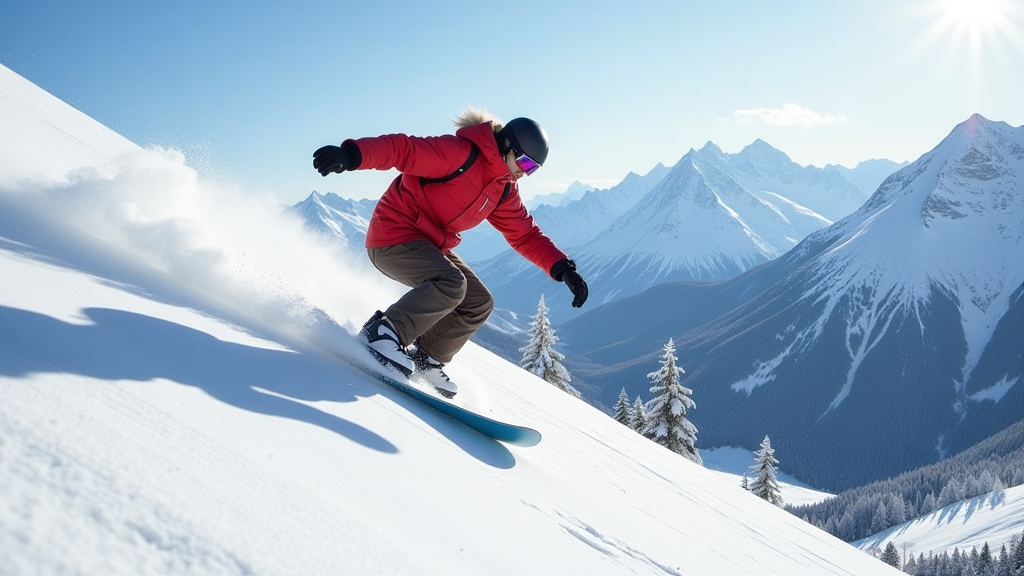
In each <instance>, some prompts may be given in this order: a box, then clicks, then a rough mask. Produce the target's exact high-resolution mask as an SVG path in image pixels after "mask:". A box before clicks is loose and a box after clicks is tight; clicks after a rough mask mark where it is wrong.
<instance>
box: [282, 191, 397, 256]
mask: <svg viewBox="0 0 1024 576" xmlns="http://www.w3.org/2000/svg"><path fill="white" fill-rule="evenodd" d="M376 205H377V201H376V200H369V199H364V200H348V199H345V198H342V197H341V196H338V195H337V194H335V193H334V192H328V193H327V194H326V195H323V194H320V193H319V192H313V193H312V194H310V195H309V197H308V198H306V199H305V200H303V201H302V202H299V203H297V204H295V205H294V206H290V207H289V208H288V210H287V211H288V212H290V213H292V214H295V215H296V216H298V217H299V218H300V219H301V220H302V221H303V222H305V224H306V226H308V227H309V228H310V229H311V230H314V231H316V232H320V233H322V234H326V235H328V236H330V237H332V238H335V239H337V240H338V241H339V242H340V243H342V244H344V245H345V246H348V247H352V248H362V247H363V243H364V242H365V241H366V229H367V227H368V226H369V225H370V216H372V215H373V208H374V206H376Z"/></svg>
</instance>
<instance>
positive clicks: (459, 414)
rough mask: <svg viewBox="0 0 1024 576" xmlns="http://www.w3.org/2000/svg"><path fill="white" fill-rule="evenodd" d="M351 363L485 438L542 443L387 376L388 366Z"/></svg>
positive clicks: (531, 433)
mask: <svg viewBox="0 0 1024 576" xmlns="http://www.w3.org/2000/svg"><path fill="white" fill-rule="evenodd" d="M349 364H351V365H352V366H353V367H355V368H358V369H359V370H360V371H362V372H363V373H365V374H366V375H367V376H371V377H373V378H374V379H376V380H378V381H379V382H383V383H384V384H387V385H388V386H391V387H392V388H394V389H396V390H399V391H400V392H403V393H405V394H406V395H408V396H411V397H413V398H415V399H416V400H419V401H420V402H422V403H423V404H426V405H427V406H430V407H431V408H433V409H434V410H437V411H438V412H440V413H442V414H444V415H445V416H448V417H450V418H452V419H454V420H457V421H459V422H461V423H463V424H465V425H466V426H469V427H470V428H472V429H473V430H476V431H477V432H479V433H481V434H483V435H484V436H488V437H490V438H493V439H495V440H498V441H500V442H504V443H506V444H512V445H515V446H527V447H528V446H536V445H537V444H539V443H540V432H538V431H536V430H534V429H533V428H527V427H525V426H517V425H515V424H508V423H506V422H500V421H498V420H494V419H492V418H488V417H487V416H483V415H481V414H477V413H476V412H473V411H472V410H467V409H465V408H463V407H461V406H457V405H455V404H452V403H451V402H448V401H446V400H442V399H441V398H440V397H439V396H435V395H433V394H431V393H430V392H424V391H423V390H420V389H419V388H417V387H416V386H414V385H413V384H411V383H409V382H408V381H403V379H400V378H399V377H397V376H391V375H389V374H388V373H387V372H388V371H389V369H388V368H387V367H385V366H367V365H365V364H363V363H362V362H353V361H350V362H349Z"/></svg>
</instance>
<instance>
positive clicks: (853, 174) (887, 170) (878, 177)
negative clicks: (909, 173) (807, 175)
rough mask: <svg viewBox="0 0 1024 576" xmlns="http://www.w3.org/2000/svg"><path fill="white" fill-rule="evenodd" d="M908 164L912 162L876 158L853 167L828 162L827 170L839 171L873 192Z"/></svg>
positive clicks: (844, 176)
mask: <svg viewBox="0 0 1024 576" xmlns="http://www.w3.org/2000/svg"><path fill="white" fill-rule="evenodd" d="M907 164H910V162H900V163H898V164H897V163H896V162H893V161H892V160H885V159H878V158H876V159H873V160H865V161H863V162H860V163H858V164H857V165H856V166H855V167H853V168H847V167H845V166H840V165H838V164H826V165H825V170H832V171H835V172H838V173H839V175H840V176H842V177H843V178H845V179H847V180H849V181H850V183H851V184H853V185H854V186H856V187H858V188H860V189H861V190H866V191H869V192H873V191H874V190H875V189H876V188H878V185H879V184H881V183H882V181H883V180H885V179H886V178H888V177H889V175H890V174H892V173H893V172H896V171H897V170H899V169H900V168H903V167H905V166H906V165H907Z"/></svg>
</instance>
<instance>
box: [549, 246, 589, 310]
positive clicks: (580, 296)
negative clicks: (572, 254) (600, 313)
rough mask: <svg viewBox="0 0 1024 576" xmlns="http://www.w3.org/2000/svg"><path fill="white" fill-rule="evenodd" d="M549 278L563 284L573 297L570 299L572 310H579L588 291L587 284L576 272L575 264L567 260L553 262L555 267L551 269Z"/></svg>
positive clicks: (585, 299)
mask: <svg viewBox="0 0 1024 576" xmlns="http://www.w3.org/2000/svg"><path fill="white" fill-rule="evenodd" d="M551 277H552V278H554V279H555V280H558V281H559V282H565V285H566V286H567V287H568V288H569V291H570V292H572V295H573V296H574V298H573V299H572V307H573V308H580V307H582V306H583V303H584V302H586V301H587V296H588V295H589V294H590V291H589V290H588V289H587V282H586V281H585V280H584V279H583V276H580V275H579V272H576V263H575V262H573V261H572V260H569V259H568V258H565V259H562V260H559V261H558V262H555V265H554V266H552V267H551Z"/></svg>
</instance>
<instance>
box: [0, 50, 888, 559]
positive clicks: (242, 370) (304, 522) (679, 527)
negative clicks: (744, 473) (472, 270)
mask: <svg viewBox="0 0 1024 576" xmlns="http://www.w3.org/2000/svg"><path fill="white" fill-rule="evenodd" d="M0 94H2V95H3V98H2V99H0V133H3V134H4V135H5V136H4V138H3V139H2V140H0V277H2V278H3V281H2V283H0V478H2V479H3V481H2V482H0V502H3V506H0V566H4V572H5V573H11V574H37V573H48V574H60V573H110V574H135V573H147V574H148V573H153V574H211V573H218V574H252V573H259V574H333V573H340V574H523V573H527V574H701V575H709V574H787V575H797V574H815V575H817V574H866V573H871V574H883V573H886V571H888V570H890V569H889V568H888V567H886V566H885V565H883V564H881V563H879V562H877V561H876V560H874V559H872V558H871V557H869V556H868V555H866V554H863V553H862V552H860V551H858V550H856V549H855V548H853V547H851V546H849V545H847V544H845V543H843V542H840V541H838V540H836V539H834V538H832V537H831V536H828V535H827V534H825V533H824V532H821V531H819V530H817V529H815V528H813V527H812V526H810V525H808V524H806V523H804V522H803V521H801V520H799V519H797V518H795V517H793V516H791V515H789V514H787V513H785V512H784V511H781V510H779V509H777V508H775V507H774V506H771V505H769V504H767V503H765V502H763V501H761V500H759V499H757V498H754V497H752V496H750V495H749V494H746V493H744V492H743V491H742V490H741V489H740V488H739V487H738V486H735V485H732V484H731V483H728V482H723V479H722V477H721V476H720V475H719V474H718V473H715V472H712V471H709V470H705V469H704V468H701V467H699V466H696V465H693V464H692V463H690V462H689V461H687V460H686V459H684V458H681V457H679V456H678V455H676V454H673V453H671V452H669V451H667V450H664V449H662V448H661V447H660V446H657V445H655V444H653V443H652V442H650V441H648V440H646V439H644V438H642V437H640V436H639V435H637V434H635V433H633V432H631V431H629V430H628V429H626V428H625V427H623V426H621V425H619V424H618V423H617V422H615V421H614V420H612V419H611V418H610V417H608V416H607V415H605V414H603V413H601V412H599V411H597V410H595V409H593V408H591V407H590V406H588V405H587V404H585V403H583V402H581V401H579V400H576V399H573V398H571V397H569V396H568V395H566V394H564V393H562V392H560V391H558V390H556V389H555V388H553V387H552V386H550V385H548V384H546V383H545V382H543V381H540V380H539V379H537V378H536V377H534V376H532V375H529V374H527V373H526V372H525V371H523V370H521V369H519V368H517V367H515V366H513V365H511V364H509V363H508V362H506V361H504V360H501V359H500V358H498V357H496V356H494V355H493V354H490V353H488V352H486V351H484V350H482V349H480V348H479V347H477V346H474V345H470V346H469V347H467V349H466V350H465V351H463V353H462V354H460V356H459V357H458V358H457V360H456V361H455V362H453V363H452V364H451V365H450V367H449V369H448V372H449V374H450V375H451V376H452V377H453V379H455V380H456V381H457V382H458V383H459V385H460V390H461V392H460V395H459V402H461V403H463V404H465V405H466V406H468V407H471V408H473V409H476V410H479V411H481V412H483V413H486V414H488V415H490V416H492V417H495V418H499V419H503V420H511V421H516V422H520V423H523V424H526V425H529V426H533V427H536V428H538V429H539V430H540V431H541V432H542V433H543V434H544V440H543V442H542V443H541V444H540V445H539V446H536V447H534V448H530V449H519V448H514V447H506V446H504V445H501V444H499V443H496V442H494V441H491V440H489V439H487V438H484V437H482V436H479V435H478V434H476V433H474V432H472V431H470V430H468V429H466V428H464V427H462V426H461V425H459V424H457V423H455V422H453V421H451V420H448V419H446V418H445V417H443V416H440V415H438V414H437V413H435V412H433V411H431V410H430V409H428V408H426V407H424V406H422V405H420V404H419V403H417V402H415V401H414V400H412V399H410V398H408V397H406V396H405V395H403V394H401V393H399V392H397V391H395V390H392V389H391V388H388V387H384V386H382V385H380V384H378V383H376V382H375V381H374V380H372V379H370V378H367V377H366V376H365V375H363V374H362V373H361V372H359V371H358V370H355V369H353V368H351V367H350V366H348V365H346V364H345V363H343V362H341V361H340V360H338V358H337V357H336V356H335V355H334V354H336V353H341V354H350V355H352V354H356V353H357V349H356V347H355V345H354V344H353V342H352V341H351V340H350V338H349V336H350V334H351V333H352V332H354V330H355V327H356V326H357V325H358V324H359V323H361V321H362V320H363V319H365V317H367V316H368V315H369V314H370V313H371V312H372V310H373V309H374V307H375V306H383V305H385V304H386V303H388V302H390V301H391V299H392V298H394V296H395V295H396V294H398V293H399V288H398V287H396V286H394V285H392V284H389V283H386V282H385V281H383V280H381V279H380V278H379V275H377V274H374V273H369V272H367V270H366V268H365V266H364V265H363V264H361V260H352V259H351V258H350V257H348V256H346V255H345V254H344V253H339V252H334V251H332V250H331V249H329V248H325V247H322V246H321V245H320V244H319V243H318V242H317V240H316V239H315V238H313V237H311V236H308V235H307V234H306V233H305V232H303V231H302V228H301V226H300V225H299V224H298V223H297V222H293V221H290V220H287V219H284V220H282V219H281V218H280V217H279V215H278V214H276V213H275V212H274V210H273V208H274V207H273V203H272V202H269V201H268V200H266V199H261V198H253V197H251V196H249V195H247V194H246V193H244V192H243V191H239V190H235V189H233V188H231V187H230V186H226V185H223V184H216V183H211V182H208V181H205V180H204V179H203V178H202V177H200V175H199V174H197V173H196V172H195V171H194V170H193V169H191V168H189V167H188V166H187V164H186V163H185V162H184V158H183V157H182V156H181V155H180V154H179V153H177V152H174V151H169V150H142V149H140V148H138V147H136V146H134V145H131V144H130V143H127V142H126V141H124V140H123V139H119V138H118V137H116V135H113V134H112V133H110V132H109V131H108V130H106V129H105V128H103V127H102V126H100V125H98V124H96V123H94V122H91V121H89V120H88V119H87V118H84V117H82V116H81V115H78V114H76V113H73V111H71V110H70V109H69V108H67V107H66V106H64V105H62V104H61V103H59V102H58V101H56V100H55V99H53V98H52V97H50V96H49V95H47V94H45V93H44V92H43V91H41V90H39V89H38V88H36V87H34V86H32V85H31V84H29V83H28V82H26V81H24V80H23V79H21V78H20V77H17V76H16V75H14V74H13V73H11V72H10V71H9V70H7V69H6V68H3V67H0ZM67 118H72V119H73V120H67ZM65 122H66V123H65ZM12 127H15V128H17V130H18V132H17V134H18V137H17V139H16V140H14V139H11V138H8V137H7V134H12V133H13V132H11V131H10V130H11V129H12ZM109 143H113V144H111V145H107V144H109ZM31 149H36V150H44V149H45V150H48V151H50V153H49V154H45V155H39V156H37V155H34V154H22V150H31ZM892 573H896V572H892Z"/></svg>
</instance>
